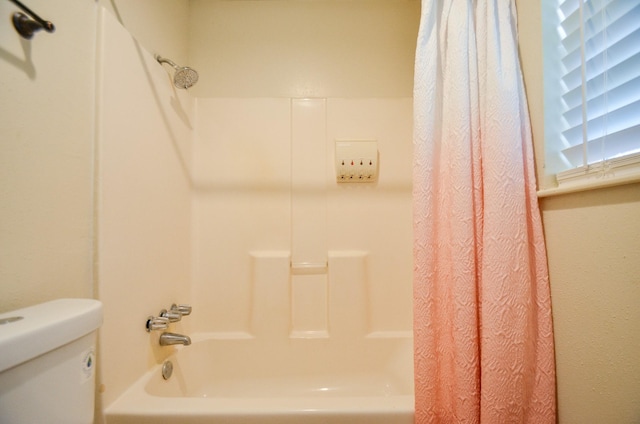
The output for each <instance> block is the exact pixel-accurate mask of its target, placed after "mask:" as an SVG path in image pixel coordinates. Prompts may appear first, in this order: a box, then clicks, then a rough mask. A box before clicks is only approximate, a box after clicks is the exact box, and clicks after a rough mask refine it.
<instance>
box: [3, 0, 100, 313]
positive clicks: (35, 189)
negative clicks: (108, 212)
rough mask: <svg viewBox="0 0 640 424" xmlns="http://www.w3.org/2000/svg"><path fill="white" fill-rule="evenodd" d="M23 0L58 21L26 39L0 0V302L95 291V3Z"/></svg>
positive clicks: (9, 304)
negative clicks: (52, 30)
mask: <svg viewBox="0 0 640 424" xmlns="http://www.w3.org/2000/svg"><path fill="white" fill-rule="evenodd" d="M29 6H30V7H31V8H32V9H33V10H35V11H36V12H37V13H39V14H41V15H42V16H43V17H44V18H45V19H48V20H51V21H52V22H53V23H54V24H55V25H56V28H57V29H56V32H55V33H53V34H48V33H45V32H40V33H37V34H36V35H35V36H34V37H33V39H31V40H30V41H27V40H24V39H22V38H20V36H19V35H18V33H17V32H16V31H15V30H14V28H13V25H11V23H10V22H11V21H10V16H11V14H13V12H15V11H17V10H18V9H17V7H16V6H14V5H13V4H11V3H9V2H0V17H1V18H2V20H3V22H4V24H3V25H0V74H1V75H2V78H0V93H1V95H0V311H8V310H12V309H16V308H20V307H24V306H28V305H33V304H36V303H40V302H43V301H47V300H51V299H56V298H60V297H90V296H91V295H92V292H93V287H92V261H93V257H92V252H93V249H92V244H93V240H92V226H93V223H92V218H93V140H94V125H93V119H94V108H93V105H94V81H95V34H96V28H95V25H96V24H95V22H96V5H95V4H94V3H93V2H75V1H71V0H64V1H59V2H55V3H54V2H48V1H44V0H34V1H33V2H30V3H29Z"/></svg>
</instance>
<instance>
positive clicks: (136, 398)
mask: <svg viewBox="0 0 640 424" xmlns="http://www.w3.org/2000/svg"><path fill="white" fill-rule="evenodd" d="M193 339H194V343H193V344H192V345H190V346H186V347H181V348H179V349H177V351H176V353H175V354H174V355H172V356H171V357H170V358H169V360H170V361H172V362H173V365H174V371H173V376H172V377H171V378H170V379H169V380H167V381H165V380H163V378H162V375H161V365H158V366H157V367H155V368H154V369H152V370H151V371H150V372H148V373H147V374H146V375H144V376H143V377H142V378H141V379H140V380H138V381H137V382H136V383H135V384H134V385H133V386H132V387H130V388H129V389H128V390H127V391H126V392H125V393H124V394H123V395H122V396H121V397H120V398H119V399H117V400H116V401H115V402H114V403H113V404H112V405H110V406H109V407H108V408H107V409H106V411H105V414H106V422H107V424H134V423H135V424H145V423H154V424H159V423H162V424H173V423H176V424H177V423H182V424H196V423H198V424H200V423H203V424H204V423H207V424H209V423H215V424H240V423H242V424H289V423H291V424H292V423H304V424H307V423H309V424H315V423H318V424H319V423H322V424H411V423H413V409H414V405H413V359H412V341H411V338H410V337H367V338H362V339H357V340H343V341H340V340H335V339H333V338H328V339H286V340H282V341H279V342H270V341H267V340H264V341H263V340H260V339H255V338H246V339H219V338H212V337H206V336H204V335H200V336H197V337H193Z"/></svg>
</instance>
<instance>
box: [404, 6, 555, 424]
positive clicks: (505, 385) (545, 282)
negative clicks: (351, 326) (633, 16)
mask: <svg viewBox="0 0 640 424" xmlns="http://www.w3.org/2000/svg"><path fill="white" fill-rule="evenodd" d="M413 184H414V189H413V191H414V193H413V198H414V200H413V202H414V344H415V364H414V365H415V397H416V418H415V422H416V423H420V424H422V423H456V424H457V423H482V424H509V423H555V422H556V395H555V365H554V347H553V330H552V321H551V301H550V293H549V278H548V270H547V262H546V252H545V245H544V238H543V232H542V223H541V219H540V212H539V209H538V202H537V197H536V192H535V190H536V183H535V173H534V157H533V147H532V140H531V128H530V123H529V116H528V110H527V102H526V98H525V91H524V85H523V81H522V74H521V69H520V63H519V59H518V44H517V27H516V10H515V3H514V1H513V0H475V1H474V0H422V17H421V22H420V31H419V35H418V45H417V51H416V66H415V87H414V177H413Z"/></svg>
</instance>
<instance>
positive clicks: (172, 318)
mask: <svg viewBox="0 0 640 424" xmlns="http://www.w3.org/2000/svg"><path fill="white" fill-rule="evenodd" d="M160 316H161V317H164V318H167V319H168V320H169V322H178V321H180V320H181V319H182V314H181V313H180V311H178V310H177V309H175V310H174V309H171V310H169V311H167V310H166V309H163V310H161V311H160Z"/></svg>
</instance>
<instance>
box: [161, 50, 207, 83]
mask: <svg viewBox="0 0 640 424" xmlns="http://www.w3.org/2000/svg"><path fill="white" fill-rule="evenodd" d="M156 60H157V61H158V63H160V64H163V63H167V64H169V65H171V66H172V67H173V69H175V70H176V73H175V74H174V75H173V85H175V86H176V87H177V88H183V89H187V88H189V87H191V86H193V85H194V84H195V83H197V82H198V73H197V72H196V71H195V70H194V69H191V68H189V67H188V66H178V65H176V64H175V63H174V62H172V61H171V60H169V59H165V58H163V57H160V56H158V55H156Z"/></svg>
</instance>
